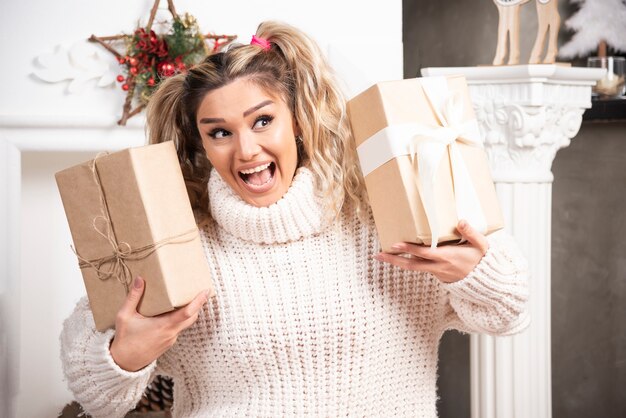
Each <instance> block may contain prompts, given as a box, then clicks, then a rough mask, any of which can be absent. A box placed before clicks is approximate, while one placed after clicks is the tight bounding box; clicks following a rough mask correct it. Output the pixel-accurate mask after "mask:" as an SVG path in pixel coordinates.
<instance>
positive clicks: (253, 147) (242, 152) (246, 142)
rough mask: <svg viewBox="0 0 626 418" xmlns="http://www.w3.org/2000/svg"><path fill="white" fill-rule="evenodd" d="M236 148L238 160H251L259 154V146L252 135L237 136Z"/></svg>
mask: <svg viewBox="0 0 626 418" xmlns="http://www.w3.org/2000/svg"><path fill="white" fill-rule="evenodd" d="M237 147H238V150H237V151H238V153H239V158H240V159H241V160H243V161H248V160H252V159H253V158H254V157H255V156H256V155H258V154H259V153H260V152H261V145H260V144H259V143H258V141H257V139H256V138H255V137H254V134H253V133H244V134H241V135H239V140H238V142H237Z"/></svg>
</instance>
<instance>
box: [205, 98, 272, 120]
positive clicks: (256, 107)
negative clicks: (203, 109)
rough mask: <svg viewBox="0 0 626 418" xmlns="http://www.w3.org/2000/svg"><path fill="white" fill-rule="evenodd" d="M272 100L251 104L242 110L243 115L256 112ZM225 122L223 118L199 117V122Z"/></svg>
mask: <svg viewBox="0 0 626 418" xmlns="http://www.w3.org/2000/svg"><path fill="white" fill-rule="evenodd" d="M273 103H274V102H273V101H272V100H264V101H262V102H261V103H259V104H258V105H255V106H252V107H251V108H250V109H248V110H246V111H245V112H243V117H244V118H245V117H246V116H248V115H249V114H251V113H253V112H256V111H257V110H259V109H261V108H262V107H265V106H267V105H270V104H273ZM224 122H226V120H225V119H224V118H202V119H200V123H203V124H204V123H224Z"/></svg>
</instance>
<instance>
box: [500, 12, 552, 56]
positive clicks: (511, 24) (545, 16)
mask: <svg viewBox="0 0 626 418" xmlns="http://www.w3.org/2000/svg"><path fill="white" fill-rule="evenodd" d="M529 1H530V0H493V2H494V3H495V5H496V7H497V8H498V16H499V19H498V45H497V47H496V56H495V57H494V59H493V65H502V64H504V58H505V57H506V55H507V49H508V53H509V59H508V62H507V64H509V65H512V64H518V63H519V56H520V51H519V12H520V8H521V7H522V6H523V5H524V4H526V3H528V2H529ZM536 2H537V16H538V22H539V25H538V26H539V27H538V29H537V38H536V40H535V45H534V46H533V50H532V53H531V57H530V61H529V63H530V64H537V63H540V62H541V53H542V52H543V44H544V40H545V37H546V34H547V33H548V31H549V32H550V36H549V38H548V51H547V53H546V56H545V58H544V59H543V63H546V64H548V63H553V62H554V60H555V58H556V54H557V43H556V41H557V36H558V33H559V24H560V23H561V19H560V17H559V12H558V10H557V6H558V0H536ZM507 38H508V39H507ZM507 40H508V45H507ZM507 46H508V48H507Z"/></svg>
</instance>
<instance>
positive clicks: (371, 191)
mask: <svg viewBox="0 0 626 418" xmlns="http://www.w3.org/2000/svg"><path fill="white" fill-rule="evenodd" d="M348 114H349V117H350V123H351V125H352V132H353V134H354V139H355V144H356V147H357V152H358V155H359V161H360V165H361V169H362V171H363V175H364V177H365V184H366V188H367V193H368V195H369V200H370V204H371V207H372V212H373V215H374V221H375V223H376V229H377V231H378V235H379V238H380V242H381V246H382V249H383V251H386V252H393V251H392V250H391V246H392V245H393V244H395V243H397V242H402V241H406V242H413V243H417V244H425V245H430V246H431V247H436V246H437V244H439V243H444V242H459V241H460V240H461V236H460V235H459V233H458V231H457V230H456V226H457V224H458V221H459V219H465V220H467V221H468V222H469V224H470V225H472V226H473V227H474V228H476V229H477V230H479V231H480V232H482V233H484V234H489V233H491V232H494V231H496V230H498V229H502V228H503V226H504V221H503V218H502V213H501V210H500V205H499V202H498V198H497V195H496V191H495V187H494V184H493V180H492V178H491V173H490V170H489V165H488V161H487V156H486V154H485V151H484V149H483V140H482V135H481V133H480V130H479V128H478V123H477V121H476V119H475V116H474V111H473V109H472V103H471V101H470V98H469V92H468V89H467V84H466V82H465V77H463V76H450V77H422V78H414V79H408V80H400V81H389V82H382V83H378V84H376V85H374V86H372V87H370V88H369V89H367V90H366V91H364V92H363V93H361V94H359V95H358V96H356V97H355V98H353V99H352V100H350V101H349V102H348Z"/></svg>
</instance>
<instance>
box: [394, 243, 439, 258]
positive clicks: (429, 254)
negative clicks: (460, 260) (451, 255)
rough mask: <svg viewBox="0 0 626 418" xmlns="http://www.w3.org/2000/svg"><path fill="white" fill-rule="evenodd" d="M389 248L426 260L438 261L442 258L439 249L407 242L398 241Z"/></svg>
mask: <svg viewBox="0 0 626 418" xmlns="http://www.w3.org/2000/svg"><path fill="white" fill-rule="evenodd" d="M391 248H393V249H394V250H397V251H400V252H403V253H407V254H411V255H414V256H417V257H419V258H423V259H426V260H432V261H440V260H441V259H442V255H441V254H440V252H441V251H440V250H439V249H437V248H431V247H426V246H424V245H418V244H412V243H409V242H399V243H397V244H394V245H392V246H391Z"/></svg>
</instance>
